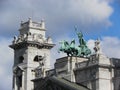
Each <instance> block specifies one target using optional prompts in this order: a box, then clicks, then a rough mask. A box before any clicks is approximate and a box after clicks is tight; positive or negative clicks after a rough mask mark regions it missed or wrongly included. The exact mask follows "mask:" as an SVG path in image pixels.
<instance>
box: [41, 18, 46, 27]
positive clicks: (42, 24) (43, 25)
mask: <svg viewBox="0 0 120 90" xmlns="http://www.w3.org/2000/svg"><path fill="white" fill-rule="evenodd" d="M41 28H42V29H45V21H44V19H42V20H41Z"/></svg>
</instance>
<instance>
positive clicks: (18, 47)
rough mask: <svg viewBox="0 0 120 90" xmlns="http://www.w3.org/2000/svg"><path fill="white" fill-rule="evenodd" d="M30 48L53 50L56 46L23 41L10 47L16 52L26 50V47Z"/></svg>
mask: <svg viewBox="0 0 120 90" xmlns="http://www.w3.org/2000/svg"><path fill="white" fill-rule="evenodd" d="M28 46H30V47H36V48H39V49H41V48H44V49H51V48H53V46H55V44H49V43H40V42H36V41H23V42H20V43H16V44H12V45H9V47H11V48H12V49H14V50H16V49H21V48H25V47H28Z"/></svg>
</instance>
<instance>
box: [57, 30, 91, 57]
mask: <svg viewBox="0 0 120 90" xmlns="http://www.w3.org/2000/svg"><path fill="white" fill-rule="evenodd" d="M75 31H76V34H77V36H78V39H79V45H78V46H75V39H73V40H72V41H71V43H70V44H69V43H68V42H67V41H65V40H64V41H61V42H60V44H61V47H60V49H59V51H62V52H64V53H66V54H67V55H68V56H78V57H84V56H86V57H87V56H88V55H90V54H91V50H90V49H89V48H88V47H87V45H86V42H85V40H84V39H83V34H82V32H77V29H76V28H75Z"/></svg>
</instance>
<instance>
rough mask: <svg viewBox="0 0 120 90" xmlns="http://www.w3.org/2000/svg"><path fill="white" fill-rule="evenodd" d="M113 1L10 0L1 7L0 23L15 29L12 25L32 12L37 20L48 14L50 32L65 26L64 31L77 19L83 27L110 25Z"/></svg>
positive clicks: (32, 15)
mask: <svg viewBox="0 0 120 90" xmlns="http://www.w3.org/2000/svg"><path fill="white" fill-rule="evenodd" d="M4 2H5V1H4ZM16 3H19V4H16ZM110 3H111V0H92V1H91V0H60V1H58V0H47V1H46V0H35V1H34V0H16V1H11V0H7V2H6V3H4V4H3V5H2V6H3V9H2V10H0V14H1V17H0V18H1V22H0V25H5V26H6V27H7V28H9V29H6V30H9V31H13V30H12V29H10V27H16V26H18V25H19V22H20V21H21V20H25V19H27V18H28V17H30V16H31V17H33V19H35V20H40V19H41V18H45V20H46V22H47V24H48V25H47V27H48V28H49V30H50V31H48V32H51V31H52V32H53V31H55V32H56V33H60V30H62V29H63V28H64V29H63V30H62V31H65V27H67V26H68V25H73V23H74V24H77V25H79V26H81V28H82V27H83V28H90V27H92V26H109V25H110V24H111V22H110V20H109V18H110V16H111V14H112V12H113V8H112V6H110ZM73 26H74V25H73ZM66 30H67V29H66ZM94 31H95V30H94ZM67 32H68V31H67Z"/></svg>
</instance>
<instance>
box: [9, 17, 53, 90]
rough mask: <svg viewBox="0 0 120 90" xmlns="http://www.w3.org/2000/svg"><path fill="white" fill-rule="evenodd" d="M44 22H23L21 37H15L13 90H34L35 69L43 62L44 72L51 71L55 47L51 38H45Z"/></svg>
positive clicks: (13, 44)
mask: <svg viewBox="0 0 120 90" xmlns="http://www.w3.org/2000/svg"><path fill="white" fill-rule="evenodd" d="M45 32H46V29H45V23H44V21H43V20H42V21H41V22H40V23H39V22H33V21H32V20H31V18H29V20H28V21H27V22H21V25H20V29H19V35H18V36H14V40H13V42H12V44H11V45H10V47H11V48H12V49H14V65H13V90H33V82H32V81H31V80H32V79H34V78H35V72H34V69H35V68H36V67H38V66H39V62H40V61H41V60H43V59H44V60H43V62H44V63H43V65H44V72H45V71H47V70H49V69H50V49H51V48H52V47H53V46H54V44H53V43H52V39H51V38H50V37H48V38H46V37H45Z"/></svg>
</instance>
